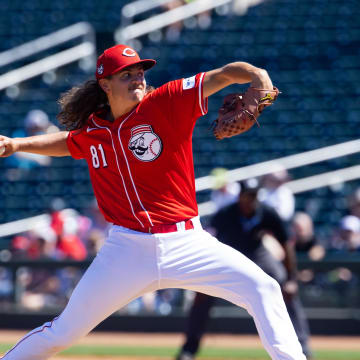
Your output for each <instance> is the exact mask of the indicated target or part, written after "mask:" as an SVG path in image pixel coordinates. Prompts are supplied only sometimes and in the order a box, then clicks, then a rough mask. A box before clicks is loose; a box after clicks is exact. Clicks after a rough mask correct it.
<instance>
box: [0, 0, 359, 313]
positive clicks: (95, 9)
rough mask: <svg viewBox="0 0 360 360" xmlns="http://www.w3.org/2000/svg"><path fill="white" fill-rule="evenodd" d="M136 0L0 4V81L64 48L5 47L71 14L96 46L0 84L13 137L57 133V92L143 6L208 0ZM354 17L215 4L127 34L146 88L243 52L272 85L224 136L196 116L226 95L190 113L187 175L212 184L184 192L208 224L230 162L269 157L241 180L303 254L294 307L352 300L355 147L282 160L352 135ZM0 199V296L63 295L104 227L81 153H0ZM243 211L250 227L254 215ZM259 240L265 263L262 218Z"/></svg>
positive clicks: (291, 5) (168, 298)
mask: <svg viewBox="0 0 360 360" xmlns="http://www.w3.org/2000/svg"><path fill="white" fill-rule="evenodd" d="M135 3H140V2H139V1H127V0H123V1H117V2H114V1H110V0H103V1H101V3H99V2H97V1H96V0H89V1H87V2H85V3H84V2H83V1H80V0H71V1H69V0H62V1H53V2H48V1H45V0H29V1H19V0H13V1H1V2H0V19H1V21H0V39H1V41H0V66H1V73H2V74H4V75H0V79H2V80H3V81H5V80H6V79H5V78H3V76H5V75H6V74H7V73H8V72H10V71H13V70H14V69H16V68H22V67H26V66H28V65H29V64H32V63H36V62H38V61H41V59H44V58H46V57H48V56H52V55H54V51H58V52H61V51H64V50H65V48H66V47H65V44H64V43H60V42H59V44H58V45H56V44H55V45H54V46H53V47H52V48H51V49H50V48H48V47H46V46H45V47H44V50H43V51H41V48H40V50H39V52H36V53H35V52H34V53H31V52H29V54H30V55H29V56H28V57H26V58H25V57H22V55H21V56H18V54H20V53H24V52H25V53H26V52H27V51H28V50H24V49H20V48H17V47H19V46H21V45H22V44H24V43H27V42H29V41H33V40H35V39H37V38H39V37H44V36H46V35H49V34H51V33H53V32H55V31H58V30H60V29H62V28H65V27H67V26H71V25H73V24H75V23H78V22H87V23H88V25H89V29H90V30H89V34H87V35H86V36H87V37H86V36H85V37H84V39H85V38H86V41H87V42H89V41H90V42H93V44H95V50H96V51H95V52H93V53H89V54H88V55H86V56H83V57H81V58H79V59H77V60H76V61H73V62H71V63H66V65H64V66H60V65H59V67H57V68H54V69H49V70H46V71H44V72H43V73H41V74H39V75H38V76H34V77H32V78H31V79H26V80H24V81H23V82H21V83H13V84H11V85H9V86H6V87H2V88H1V92H0V116H1V122H0V133H1V134H4V135H6V136H13V137H21V136H31V135H35V134H41V133H49V132H54V131H57V130H58V124H57V122H56V113H57V111H58V108H57V104H56V100H57V98H58V97H59V94H60V93H61V92H63V91H66V90H67V89H69V88H70V87H71V86H73V85H75V84H77V83H79V82H83V81H85V80H87V79H88V78H90V77H93V73H94V69H95V64H94V59H96V53H98V54H99V53H101V52H102V51H103V50H104V49H105V48H107V47H109V46H112V45H113V44H114V43H115V42H116V41H118V40H119V41H120V39H121V36H124V34H122V33H121V31H122V30H123V29H125V28H126V27H127V26H131V25H132V24H134V23H137V22H141V21H145V20H146V19H147V18H149V17H151V16H158V15H161V14H164V13H166V12H169V11H170V12H171V11H176V10H179V9H181V8H182V7H183V6H194V4H195V3H209V2H208V1H206V0H193V1H189V0H188V1H182V0H175V1H158V3H159V6H157V7H154V8H150V10H148V11H147V12H145V11H144V12H138V13H133V12H132V11H134V8H132V7H129V5H133V4H135ZM143 3H144V2H143ZM145 3H146V2H145ZM148 3H150V2H148ZM154 3H155V1H154ZM195 5H196V4H195ZM144 6H145V5H144ZM146 6H148V5H146ZM359 16H360V9H359V6H358V1H356V0H348V1H346V2H344V1H341V0H331V1H325V0H311V1H310V0H267V1H261V0H252V1H248V0H238V1H223V2H222V4H221V5H219V6H216V7H214V8H211V7H210V8H209V9H205V10H203V11H201V12H198V13H196V14H194V15H192V16H189V17H187V18H185V19H182V20H178V21H174V22H173V23H171V24H168V25H166V26H163V27H161V28H158V29H154V30H152V31H151V32H150V33H146V32H144V33H141V34H142V35H139V36H138V37H137V38H131V39H130V38H129V40H128V43H129V44H130V45H131V46H133V47H134V48H136V49H137V50H138V51H139V52H140V54H141V56H142V57H143V58H155V59H156V60H157V61H158V64H157V66H156V67H155V68H154V69H153V70H151V71H150V72H149V73H148V74H147V81H148V83H150V84H152V85H154V86H157V85H160V84H162V83H164V82H166V81H169V80H172V79H176V78H181V77H187V76H191V75H193V74H195V73H197V72H200V71H206V70H209V69H214V68H216V67H220V66H222V65H224V64H226V63H229V62H232V61H248V62H250V63H253V64H254V65H256V66H259V67H263V68H265V69H267V70H268V72H269V74H270V76H271V78H272V79H273V82H274V84H275V85H276V86H277V87H278V88H279V89H280V90H281V91H282V94H281V96H280V97H279V100H278V101H277V103H276V105H274V106H273V107H272V108H271V109H270V110H269V111H265V114H264V115H263V116H262V118H261V119H260V122H261V127H260V128H253V129H251V130H250V131H249V132H248V133H245V134H243V135H241V136H240V137H236V138H232V139H226V140H223V141H215V139H213V137H212V134H211V132H210V131H209V125H210V124H211V122H212V121H213V120H214V119H216V116H217V109H218V108H219V106H220V104H221V101H222V97H223V96H224V94H225V93H224V92H220V93H219V94H217V95H216V96H214V97H212V98H211V100H210V102H209V114H208V115H207V117H206V118H205V119H200V120H199V121H198V124H197V126H196V128H195V131H194V137H193V148H194V162H195V175H196V177H197V178H202V177H206V176H208V175H210V176H211V185H209V186H208V187H206V188H204V190H202V191H199V192H198V193H197V197H198V202H199V203H200V204H203V203H205V202H209V204H210V205H211V209H212V210H211V211H207V212H205V213H204V214H203V216H202V223H203V226H204V227H206V228H209V229H210V230H211V221H212V219H213V217H214V216H216V214H217V213H218V212H219V211H222V210H223V209H225V208H226V207H229V206H233V205H234V204H239V203H240V202H241V201H240V198H241V194H242V193H243V192H242V187H243V186H244V182H243V181H240V182H239V181H234V180H233V179H232V177H231V176H229V174H231V171H232V170H234V169H237V168H241V167H245V166H250V165H253V164H257V163H262V162H266V161H269V160H276V159H277V160H278V161H276V162H273V163H271V164H270V165H269V166H268V168H267V170H266V171H265V172H266V173H265V172H264V174H262V175H261V176H254V177H251V178H250V179H246V181H247V182H248V183H251V182H253V184H256V185H255V186H256V188H257V193H256V199H255V200H256V201H255V202H256V204H255V205H254V206H255V207H256V208H257V207H258V206H260V205H261V206H265V207H270V208H272V209H273V210H274V211H275V212H276V214H277V216H278V217H279V219H280V221H281V222H282V223H283V225H284V226H285V227H286V242H287V244H290V246H292V247H293V249H294V250H295V251H296V255H297V258H298V260H299V263H301V261H302V260H304V259H305V260H306V261H307V263H306V264H310V265H309V266H307V267H306V266H305V267H304V266H301V268H299V269H298V270H297V273H296V277H295V279H294V280H296V281H297V282H298V283H299V288H300V297H301V299H302V302H303V304H304V306H305V308H307V307H308V308H314V307H315V308H316V307H332V306H333V307H350V308H351V307H356V306H358V304H359V303H360V291H359V274H358V273H357V272H354V271H352V270H351V268H349V267H348V266H347V265H346V262H344V263H343V265H342V266H341V261H343V260H344V259H349V258H356V259H360V182H359V180H358V178H360V175H359V174H360V171H359V169H357V170H356V171H355V170H354V169H353V167H354V166H356V165H357V164H358V163H359V160H360V156H359V151H360V146H359V144H357V143H356V144H355V143H354V145H353V146H354V149H355V150H354V151H349V152H347V153H346V154H345V155H341V154H342V153H341V148H336V149H334V150H331V149H330V150H329V149H326V150H324V153H330V155H329V156H328V157H327V158H326V159H325V160H324V161H315V160H314V161H313V162H312V161H311V155H304V157H306V156H308V157H310V161H308V165H307V166H285V165H284V162H283V161H281V159H282V158H284V157H286V156H291V155H295V154H300V153H303V152H306V151H311V150H315V149H320V148H324V149H325V147H328V146H333V145H335V144H347V143H348V142H349V141H355V140H357V138H358V129H359V125H358V124H359V119H360V100H359V99H360V96H359V87H358V82H359V81H360V62H359V56H360V50H359V49H360V29H359V26H358V19H359ZM168 18H170V15H169V16H168ZM144 26H145V25H144ZM69 39H70V40H69V41H68V42H69V43H70V45H71V46H73V45H76V44H77V41H78V39H76V38H75V37H74V38H71V37H70V38H69ZM84 41H85V40H84ZM30 47H33V48H34V49H36V48H37V47H36V46H35V44H33V45H32V46H30ZM14 48H15V49H17V50H16V51H17V52H16V54H17V55H16V54H15V55H16V56H15V58H14V59H13V61H8V62H6V60H5V59H6V57H7V56H8V53H7V51H8V50H9V49H14ZM1 83H2V81H0V84H1ZM239 89H240V90H241V89H242V88H241V87H234V88H233V90H234V91H239ZM227 92H229V89H228V90H227ZM339 169H345V170H346V169H347V170H348V171H347V173H346V175H345V176H344V177H343V178H342V177H341V176H340V175H339V174H338V173H336V171H337V170H339ZM319 174H326V176H327V178H328V179H327V182H322V183H321V184H320V183H319V184H318V185H316V184H315V183H314V184H315V185H314V186H310V187H308V188H306V187H303V188H302V189H300V190H299V188H297V190H296V191H295V190H294V187H292V186H289V184H290V183H292V182H293V181H294V180H298V179H306V178H307V179H308V178H309V177H311V176H316V175H319ZM349 174H350V175H349ZM356 174H358V175H356ZM243 190H244V189H243ZM243 194H244V193H243ZM0 206H1V212H0V262H1V263H0V305H1V306H2V308H3V309H14V308H19V307H20V308H22V309H27V310H29V311H39V310H41V309H44V308H55V309H58V308H59V307H62V306H64V304H65V303H66V302H67V300H68V298H69V295H70V293H71V291H72V289H73V287H74V285H75V284H76V282H77V281H78V279H79V278H80V275H81V273H82V272H83V271H84V270H83V269H81V268H79V267H77V266H74V262H77V261H80V262H81V261H85V262H86V261H87V260H91V259H92V258H93V257H94V256H95V255H96V251H97V250H98V249H99V247H100V246H101V244H102V242H103V241H104V238H105V237H106V233H107V230H108V227H109V224H107V223H106V222H105V221H104V220H103V218H102V215H101V214H100V213H99V212H98V210H97V206H96V203H95V202H94V198H93V193H92V190H91V185H90V182H89V178H88V174H87V170H86V163H84V162H83V161H75V160H73V159H71V158H52V159H51V158H48V157H44V156H38V155H31V156H30V155H29V154H25V153H19V154H16V155H14V156H12V157H9V158H7V159H0ZM200 213H201V212H200ZM254 214H255V215H254V220H253V221H254V224H256V221H257V220H256V216H257V215H256V214H258V213H257V212H256V211H255V213H254ZM247 217H248V219H250V218H251V219H252V217H253V215H248V216H247ZM29 224H31V226H30V225H29ZM9 229H10V230H9ZM258 240H259V241H261V244H262V245H263V246H264V247H265V248H266V249H267V251H268V252H269V253H270V254H271V256H272V257H273V258H274V259H275V260H276V261H279V262H281V261H283V260H284V249H283V246H281V241H280V242H279V240H280V239H277V238H276V237H275V236H274V233H272V232H271V231H266V229H265V230H264V231H262V232H261V234H259V236H258ZM357 255H359V257H357ZM324 259H338V260H339V264H340V265H339V266H336V267H335V268H334V269H331V270H326V271H315V270H314V269H313V267H312V266H311V263H312V262H318V263H319V262H322V261H324ZM54 261H55V262H61V261H62V262H64V261H66V263H64V264H66V266H65V265H64V266H63V267H52V266H51V265H49V264H50V263H51V262H54ZM16 262H18V264H20V265H19V266H17V267H16V268H12V267H11V266H8V265H9V264H10V263H16ZM35 263H37V264H43V265H42V266H39V265H38V266H34V265H33V264H35ZM193 297H194V294H192V293H188V292H183V291H180V290H174V289H172V290H162V291H159V292H157V293H155V294H148V295H147V296H145V297H143V298H141V299H137V300H135V301H133V302H132V303H131V304H129V305H128V306H127V307H126V308H125V309H122V310H121V313H126V314H139V313H156V314H160V315H169V314H172V313H173V312H176V311H179V309H181V311H184V310H187V309H188V308H189V307H190V304H191V301H192V299H193Z"/></svg>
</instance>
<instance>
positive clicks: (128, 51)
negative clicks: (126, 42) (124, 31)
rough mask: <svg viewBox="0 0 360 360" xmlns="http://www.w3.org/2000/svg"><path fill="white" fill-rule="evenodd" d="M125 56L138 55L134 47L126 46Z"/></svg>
mask: <svg viewBox="0 0 360 360" xmlns="http://www.w3.org/2000/svg"><path fill="white" fill-rule="evenodd" d="M122 54H123V55H124V56H136V52H135V50H133V49H130V48H125V49H124V51H123V53H122Z"/></svg>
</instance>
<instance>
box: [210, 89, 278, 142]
mask: <svg viewBox="0 0 360 360" xmlns="http://www.w3.org/2000/svg"><path fill="white" fill-rule="evenodd" d="M279 93H280V92H279V90H278V89H277V88H276V87H274V88H273V90H266V89H256V88H253V87H249V88H248V89H247V91H246V92H245V93H243V94H229V95H227V96H226V97H225V98H224V102H223V105H222V107H221V108H220V110H219V117H218V118H217V119H216V120H215V121H214V123H213V128H212V130H213V133H214V136H215V137H216V139H218V140H221V139H224V138H227V137H232V136H235V135H239V134H241V133H243V132H245V131H248V130H249V129H250V128H251V127H252V126H253V125H254V124H255V123H256V124H257V125H258V126H260V125H259V123H258V121H257V118H258V117H259V115H260V113H261V112H262V111H263V109H264V108H265V107H267V106H270V105H271V104H272V103H273V102H274V101H275V100H276V98H277V96H278V95H279Z"/></svg>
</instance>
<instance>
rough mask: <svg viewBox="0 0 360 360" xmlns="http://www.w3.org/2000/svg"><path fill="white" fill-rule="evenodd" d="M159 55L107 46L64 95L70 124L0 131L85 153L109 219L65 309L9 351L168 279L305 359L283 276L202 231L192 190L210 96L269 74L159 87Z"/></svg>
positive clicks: (101, 314) (28, 349) (276, 349)
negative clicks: (225, 304) (148, 76)
mask: <svg viewBox="0 0 360 360" xmlns="http://www.w3.org/2000/svg"><path fill="white" fill-rule="evenodd" d="M155 63H156V62H155V60H152V59H143V60H141V59H140V57H139V55H138V54H137V53H136V51H135V50H133V49H132V48H131V47H129V46H127V45H116V46H114V47H112V48H109V49H107V50H105V51H104V53H103V54H102V55H100V57H99V58H98V61H97V68H96V80H90V81H88V82H86V83H85V84H83V85H81V86H78V87H76V88H73V89H71V90H70V91H69V92H67V93H66V94H64V95H63V96H62V97H61V98H60V100H59V102H60V104H61V107H62V108H61V112H60V113H59V115H58V119H59V121H60V123H62V124H63V125H65V126H66V129H67V131H60V132H58V133H54V134H46V135H39V136H35V137H29V138H21V139H20V138H15V139H11V138H7V137H5V136H0V148H3V149H4V153H3V154H2V157H6V156H10V155H11V154H13V153H14V152H16V151H25V152H29V153H37V154H43V155H48V156H69V155H70V156H72V157H73V158H75V159H85V160H86V161H87V163H88V167H89V173H90V178H91V181H92V185H93V188H94V193H95V196H96V198H97V202H98V205H99V208H100V210H101V211H102V213H103V215H104V216H105V219H106V220H107V221H109V222H111V223H113V226H112V227H111V229H110V232H109V235H108V237H107V239H106V241H105V244H104V245H103V247H102V248H101V249H100V251H99V253H98V254H97V256H96V258H95V259H94V261H93V262H92V264H91V265H90V266H89V268H88V269H87V271H86V272H85V274H84V276H83V277H82V279H81V280H80V282H79V283H78V285H77V286H76V288H75V290H74V291H73V294H72V296H71V298H70V300H69V303H68V304H67V306H66V307H65V309H64V311H63V312H62V313H61V314H60V316H59V317H57V318H55V319H54V320H53V321H51V322H49V323H46V324H44V325H42V326H40V327H39V328H37V329H34V330H33V331H31V332H29V333H28V334H27V335H26V336H25V337H24V338H23V339H21V340H20V341H19V342H18V343H17V344H16V345H15V346H14V347H13V348H12V349H10V350H9V351H8V352H7V353H6V354H5V355H4V357H3V358H2V359H4V360H44V359H48V358H50V357H51V356H53V355H55V354H56V353H58V352H60V351H61V350H63V349H65V348H67V347H69V346H70V345H72V344H73V343H74V342H76V341H77V340H78V339H80V338H81V337H83V336H85V335H86V334H88V333H89V332H90V331H91V330H92V329H93V328H94V327H95V326H96V325H97V324H99V323H100V322H101V321H102V320H104V319H105V318H106V317H108V316H109V315H111V314H112V313H113V312H115V311H117V310H118V309H120V308H121V307H123V306H125V305H126V304H127V303H129V302H130V301H132V300H133V299H135V298H137V297H139V296H142V295H143V294H144V293H146V292H149V291H155V290H159V289H163V288H183V289H189V290H194V291H199V292H203V293H205V294H208V295H211V296H216V297H221V298H223V299H226V300H228V301H230V302H232V303H234V304H236V305H238V306H241V307H244V308H245V309H246V310H247V311H248V312H249V313H250V314H251V315H252V316H253V318H254V321H255V324H256V327H257V329H258V332H259V335H260V337H261V340H262V343H263V345H264V347H265V348H266V350H267V351H268V353H269V355H270V356H271V358H272V359H276V360H290V359H291V360H304V359H306V358H305V356H304V355H303V353H302V350H301V346H300V343H299V341H298V339H297V337H296V334H295V331H294V329H293V326H292V324H291V321H290V319H289V316H288V314H287V311H286V307H285V305H284V301H283V298H282V295H281V291H280V287H279V285H278V283H277V282H276V281H275V280H274V279H272V278H271V277H269V276H268V275H266V274H265V273H264V272H263V271H262V270H261V269H260V268H259V267H258V266H257V265H255V264H254V263H253V262H251V261H250V260H248V259H247V258H246V257H245V256H243V255H242V254H241V253H239V252H237V251H236V250H234V249H232V248H231V247H229V246H227V245H224V244H222V243H220V242H219V241H218V240H217V239H216V238H214V237H212V236H211V235H210V234H209V233H207V232H206V231H204V230H203V229H202V227H201V224H200V220H199V218H198V209H197V204H196V198H195V181H194V166H193V158H192V132H193V128H194V126H195V122H196V120H197V118H199V117H200V116H202V115H205V114H206V113H207V98H208V96H210V95H212V94H214V93H216V92H218V91H219V90H221V89H223V88H225V87H226V86H229V85H231V84H234V83H239V84H242V83H251V84H250V86H253V87H257V88H263V89H272V88H273V85H272V82H271V79H270V77H269V75H268V74H267V72H266V71H265V70H263V69H259V68H257V67H255V66H253V65H250V64H248V63H244V62H235V63H230V64H228V65H225V66H224V67H222V68H219V69H215V70H211V71H208V72H206V73H199V74H196V75H194V76H192V77H189V78H186V79H179V80H174V81H170V82H168V83H166V84H164V85H162V86H161V87H159V88H157V89H153V88H150V87H148V86H147V85H146V81H145V77H144V72H145V71H146V70H148V69H149V68H151V67H152V66H154V65H155Z"/></svg>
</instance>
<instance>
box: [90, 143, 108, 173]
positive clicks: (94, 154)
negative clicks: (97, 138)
mask: <svg viewBox="0 0 360 360" xmlns="http://www.w3.org/2000/svg"><path fill="white" fill-rule="evenodd" d="M98 149H99V152H100V154H101V159H102V167H107V166H108V165H107V162H106V158H105V152H104V149H103V147H102V145H101V144H99V145H98ZM90 152H91V156H92V164H93V167H94V168H95V169H98V168H99V167H100V159H99V155H98V150H97V149H96V147H95V146H94V145H91V146H90Z"/></svg>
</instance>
